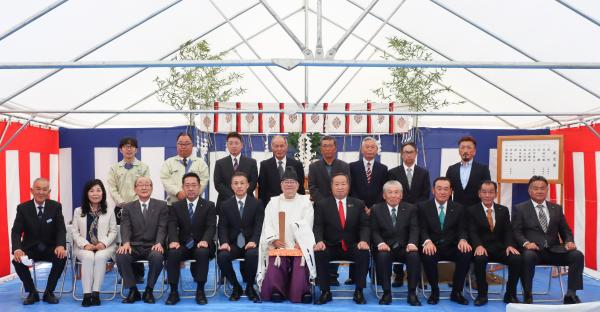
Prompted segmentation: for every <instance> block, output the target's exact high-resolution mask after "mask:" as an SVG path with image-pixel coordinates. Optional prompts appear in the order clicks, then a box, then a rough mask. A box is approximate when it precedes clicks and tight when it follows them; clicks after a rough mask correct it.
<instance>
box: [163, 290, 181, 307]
mask: <svg viewBox="0 0 600 312" xmlns="http://www.w3.org/2000/svg"><path fill="white" fill-rule="evenodd" d="M177 302H179V293H178V292H177V291H176V290H171V292H170V293H169V297H168V298H167V301H165V304H166V305H176V304H177Z"/></svg>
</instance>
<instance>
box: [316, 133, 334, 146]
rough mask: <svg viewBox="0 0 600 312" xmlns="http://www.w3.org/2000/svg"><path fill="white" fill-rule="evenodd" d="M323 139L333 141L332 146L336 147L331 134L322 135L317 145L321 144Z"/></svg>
mask: <svg viewBox="0 0 600 312" xmlns="http://www.w3.org/2000/svg"><path fill="white" fill-rule="evenodd" d="M323 141H333V146H335V147H337V140H336V139H335V138H334V137H333V136H332V135H326V136H322V137H321V140H320V141H319V146H321V145H323Z"/></svg>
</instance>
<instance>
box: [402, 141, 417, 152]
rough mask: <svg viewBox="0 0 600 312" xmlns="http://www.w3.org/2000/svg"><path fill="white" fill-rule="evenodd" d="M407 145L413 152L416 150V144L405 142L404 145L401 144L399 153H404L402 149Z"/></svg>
mask: <svg viewBox="0 0 600 312" xmlns="http://www.w3.org/2000/svg"><path fill="white" fill-rule="evenodd" d="M407 145H410V146H412V147H413V148H414V149H415V150H417V144H416V143H415V142H412V141H409V142H406V143H404V144H402V146H401V147H400V152H402V151H404V147H406V146H407Z"/></svg>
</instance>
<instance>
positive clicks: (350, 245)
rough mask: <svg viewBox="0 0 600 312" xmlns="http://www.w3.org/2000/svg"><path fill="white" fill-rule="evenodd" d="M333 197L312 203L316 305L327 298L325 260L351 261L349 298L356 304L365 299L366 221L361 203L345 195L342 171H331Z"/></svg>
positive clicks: (347, 183) (347, 182)
mask: <svg viewBox="0 0 600 312" xmlns="http://www.w3.org/2000/svg"><path fill="white" fill-rule="evenodd" d="M331 190H332V192H333V196H330V197H328V198H325V199H323V200H321V201H319V202H317V203H316V205H315V220H314V226H313V232H314V234H315V241H316V242H317V243H316V245H315V248H314V250H315V261H316V264H317V281H318V284H319V287H320V288H321V297H320V298H319V301H318V303H319V304H325V303H327V302H328V301H331V297H332V296H331V291H330V289H329V276H330V274H329V270H328V268H329V261H332V260H350V261H354V270H355V272H354V275H355V278H356V289H355V291H354V295H353V299H354V302H356V303H357V304H365V303H367V301H366V300H365V297H364V295H363V288H365V286H366V278H367V272H368V271H369V244H368V242H369V234H370V229H369V220H368V217H367V214H366V211H365V203H364V202H363V201H362V200H360V199H357V198H353V197H348V192H349V190H350V177H348V176H347V175H345V174H343V173H341V172H340V173H334V174H333V177H332V178H331Z"/></svg>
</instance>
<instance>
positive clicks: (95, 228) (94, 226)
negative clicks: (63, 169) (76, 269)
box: [72, 179, 117, 307]
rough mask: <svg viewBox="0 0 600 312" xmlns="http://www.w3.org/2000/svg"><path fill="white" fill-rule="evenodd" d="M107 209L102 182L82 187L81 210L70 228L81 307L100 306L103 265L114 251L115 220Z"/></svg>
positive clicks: (90, 183)
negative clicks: (81, 286)
mask: <svg viewBox="0 0 600 312" xmlns="http://www.w3.org/2000/svg"><path fill="white" fill-rule="evenodd" d="M106 206H107V205H106V189H105V188H104V184H102V181H100V180H98V179H95V180H90V181H88V182H87V183H86V184H85V186H84V188H83V197H82V200H81V207H79V208H76V209H75V212H74V213H73V228H72V231H73V253H74V255H75V257H76V258H77V259H78V260H79V261H80V262H81V282H82V284H83V302H81V305H82V306H84V307H89V306H92V305H100V286H101V285H102V281H103V280H104V273H105V272H106V262H107V261H108V260H109V259H111V258H112V257H113V256H114V254H115V250H116V239H117V221H116V219H115V214H114V212H113V211H112V209H107V207H106Z"/></svg>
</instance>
